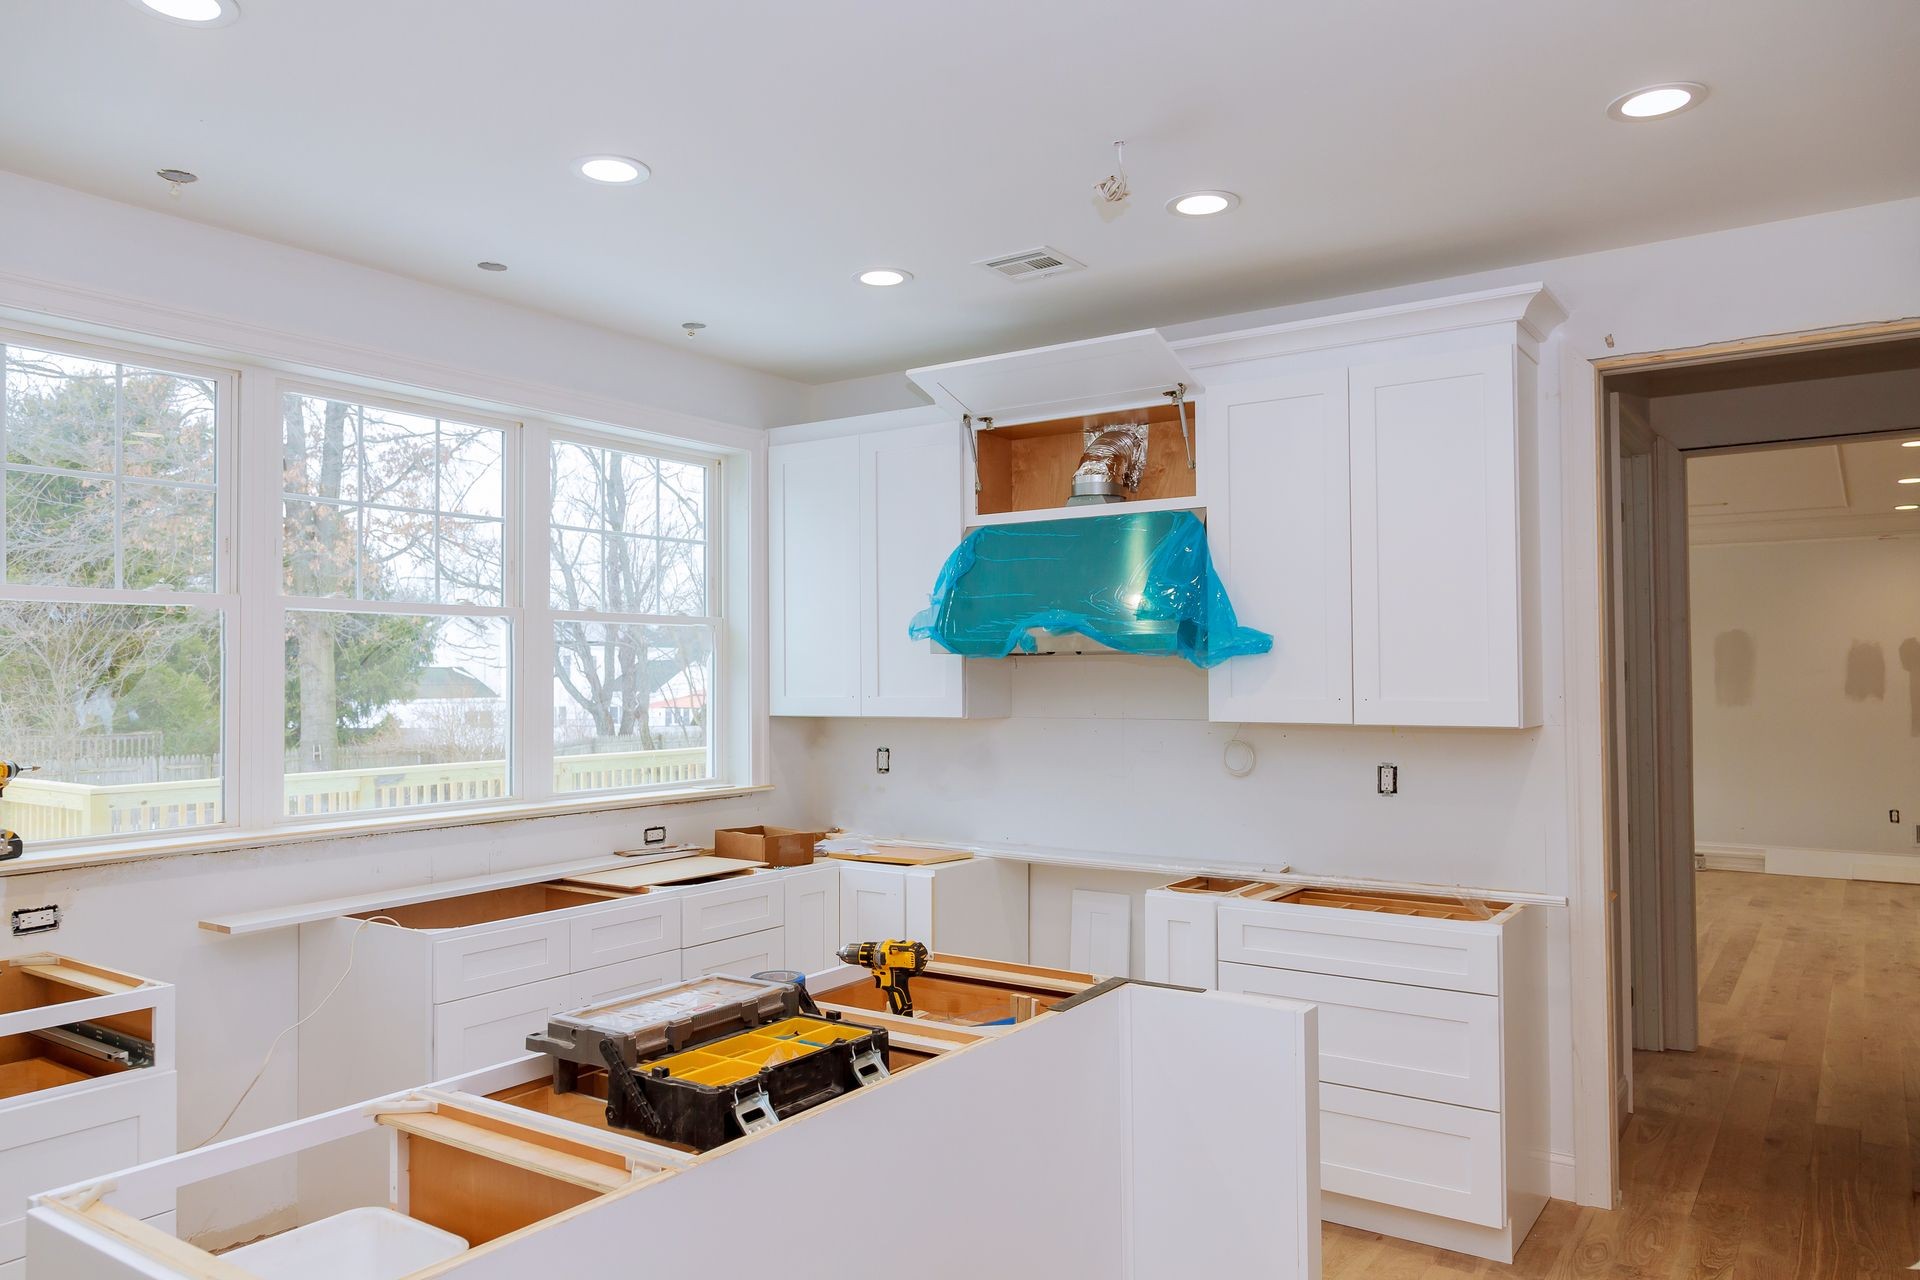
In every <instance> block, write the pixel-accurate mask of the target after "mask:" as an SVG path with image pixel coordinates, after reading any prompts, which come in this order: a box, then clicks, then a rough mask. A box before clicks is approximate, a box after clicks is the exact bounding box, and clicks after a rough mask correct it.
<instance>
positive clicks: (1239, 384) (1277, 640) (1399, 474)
mask: <svg viewBox="0 0 1920 1280" xmlns="http://www.w3.org/2000/svg"><path fill="white" fill-rule="evenodd" d="M1562 318H1563V313H1562V312H1561V310H1560V306H1559V304H1558V303H1557V302H1555V301H1554V299H1553V296H1552V295H1551V294H1549V293H1548V292H1547V291H1546V290H1545V289H1544V288H1542V287H1541V286H1539V285H1527V286H1519V287H1515V288H1507V289H1496V290H1489V291H1487V292H1485V293H1480V294H1472V295H1468V296H1466V297H1462V298H1456V299H1445V300H1440V301H1435V302H1426V303H1417V304H1410V305H1407V306H1403V307H1389V308H1381V309H1379V310H1377V311H1369V312H1361V313H1358V314H1356V315H1352V316H1339V317H1333V318H1330V319H1327V320H1319V321H1293V322H1289V323H1288V324H1284V325H1275V326H1272V327H1269V328H1266V329H1258V330H1249V331H1247V332H1245V333H1238V334H1228V335H1225V336H1223V337H1219V338H1209V339H1195V340H1193V341H1192V342H1189V343H1183V344H1181V348H1180V355H1181V356H1182V357H1183V358H1184V359H1185V360H1186V361H1187V362H1188V363H1189V364H1191V365H1192V366H1193V367H1194V368H1195V369H1196V370H1197V371H1199V372H1200V373H1202V374H1204V375H1205V376H1206V377H1207V378H1208V379H1209V382H1208V387H1209V390H1208V392H1207V395H1206V397H1205V398H1204V400H1203V401H1202V403H1201V423H1202V430H1201V456H1202V457H1203V458H1204V459H1205V460H1206V462H1205V472H1206V480H1205V492H1206V495H1207V519H1208V538H1209V542H1210V543H1211V544H1212V548H1213V555H1214V565H1215V567H1216V569H1218V571H1219V573H1220V577H1221V580H1222V581H1223V582H1224V583H1225V584H1226V588H1227V594H1228V595H1229V596H1230V597H1231V598H1232V600H1233V604H1234V610H1235V612H1236V613H1237V614H1238V616H1239V619H1240V621H1241V622H1242V623H1244V624H1245V625H1247V626H1250V627H1258V628H1259V629H1261V630H1262V631H1268V632H1271V633H1272V634H1273V638H1274V640H1273V651H1272V652H1271V653H1269V654H1265V655H1262V656H1259V657H1251V658H1234V659H1232V660H1230V661H1228V662H1226V663H1224V664H1222V665H1221V666H1218V667H1215V668H1214V669H1213V670H1212V671H1211V672H1210V673H1209V676H1208V682H1207V689H1208V714H1209V716H1210V718H1212V719H1214V720H1221V721H1235V722H1241V721H1248V722H1264V723H1269V724H1372V725H1447V726H1460V727H1487V728H1509V729H1512V728H1527V727H1531V726H1534V725H1537V724H1539V723H1540V705H1539V703H1540V699H1539V694H1538V689H1539V671H1538V663H1539V653H1538V649H1539V624H1538V619H1537V608H1538V605H1537V602H1536V601H1534V600H1533V599H1532V594H1533V591H1534V578H1535V577H1536V576H1537V568H1538V549H1537V547H1536V546H1535V543H1536V541H1537V539H1538V537H1539V530H1538V528H1537V519H1536V515H1535V513H1536V510H1537V506H1536V504H1537V494H1536V492H1535V490H1536V488H1537V486H1538V483H1539V480H1538V477H1537V476H1536V475H1535V474H1534V473H1535V470H1536V468H1537V465H1538V463H1537V453H1536V449H1535V447H1534V433H1535V430H1536V421H1537V418H1538V415H1539V412H1540V406H1539V403H1538V400H1539V392H1538V387H1539V383H1538V374H1537V370H1538V364H1539V359H1540V343H1541V342H1542V341H1543V340H1544V339H1545V338H1546V336H1547V335H1548V334H1549V333H1550V332H1552V330H1553V328H1554V327H1555V326H1556V325H1557V324H1558V323H1559V322H1560V320H1561V319H1562Z"/></svg>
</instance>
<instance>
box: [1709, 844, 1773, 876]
mask: <svg viewBox="0 0 1920 1280" xmlns="http://www.w3.org/2000/svg"><path fill="white" fill-rule="evenodd" d="M1693 867H1694V870H1696V871H1765V870H1766V869H1767V851H1766V850H1765V849H1757V848H1755V847H1753V846H1752V845H1744V844H1700V843H1698V842H1696V843H1695V844H1694V846H1693Z"/></svg>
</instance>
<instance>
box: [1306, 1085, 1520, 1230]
mask: <svg viewBox="0 0 1920 1280" xmlns="http://www.w3.org/2000/svg"><path fill="white" fill-rule="evenodd" d="M1320 1186H1321V1188H1322V1189H1323V1190H1326V1191H1334V1192H1338V1193H1339V1194H1341V1195H1347V1196H1355V1197H1357V1198H1359V1199H1362V1200H1375V1201H1378V1202H1379V1203H1381V1204H1391V1205H1398V1206H1400V1207H1401V1208H1403V1209H1414V1210H1417V1211H1419V1212H1421V1213H1431V1214H1435V1215H1437V1216H1438V1217H1442V1218H1454V1219H1457V1220H1458V1221H1461V1222H1473V1223H1478V1224H1479V1225H1480V1226H1483V1227H1499V1226H1503V1225H1505V1223H1506V1220H1507V1195H1506V1185H1505V1167H1504V1158H1503V1156H1502V1152H1501V1138H1500V1117H1499V1116H1498V1115H1495V1114H1494V1113H1492V1112H1490V1111H1475V1110H1473V1109H1471V1108H1468V1107H1454V1106H1448V1105H1447V1104H1445V1103H1442V1102H1425V1101H1422V1100H1420V1099H1418V1098H1400V1097H1395V1096H1394V1095H1393V1094H1389V1093H1373V1092H1370V1091H1368V1090H1365V1089H1348V1088H1344V1087H1342V1086H1340V1085H1333V1084H1330V1085H1322V1086H1321V1088H1320Z"/></svg>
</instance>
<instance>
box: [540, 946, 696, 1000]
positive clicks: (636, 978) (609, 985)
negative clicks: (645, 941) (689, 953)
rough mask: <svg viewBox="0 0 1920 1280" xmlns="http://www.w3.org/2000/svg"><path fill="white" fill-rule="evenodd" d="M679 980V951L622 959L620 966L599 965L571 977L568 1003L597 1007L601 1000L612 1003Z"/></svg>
mask: <svg viewBox="0 0 1920 1280" xmlns="http://www.w3.org/2000/svg"><path fill="white" fill-rule="evenodd" d="M678 981H680V953H679V951H677V950H675V951H662V952H661V953H660V954H659V955H653V956H642V957H640V958H639V959H638V960H623V961H621V962H620V963H619V964H608V965H602V966H600V967H599V968H598V969H587V970H584V971H582V972H580V973H576V974H574V975H573V996H572V998H571V999H569V1000H568V1001H567V1003H568V1004H569V1005H571V1006H572V1007H573V1008H576V1009H577V1008H580V1007H582V1006H584V1005H590V1004H599V1003H600V1002H601V1001H602V1000H614V999H617V998H619V997H620V996H625V995H632V994H633V993H634V992H636V991H645V990H646V989H647V988H648V987H663V986H665V985H667V984H668V983H669V982H678Z"/></svg>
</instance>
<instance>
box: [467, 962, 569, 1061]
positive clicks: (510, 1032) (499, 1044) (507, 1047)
mask: <svg viewBox="0 0 1920 1280" xmlns="http://www.w3.org/2000/svg"><path fill="white" fill-rule="evenodd" d="M578 981H579V979H578V978H577V977H576V976H572V975H568V976H563V977H559V978H551V979H549V980H547V981H546V982H532V983H528V984H527V985H526V986H524V987H513V988H511V989H509V990H506V991H490V992H488V993H487V994H486V995H483V996H470V997H469V998H467V999H465V1000H455V1001H453V1002H452V1003H450V1004H441V1005H435V1006H434V1010H433V1074H434V1076H435V1078H436V1079H445V1078H446V1077H447V1076H456V1075H459V1074H461V1073H462V1072H466V1071H478V1070H479V1069H480V1068H481V1067H490V1066H492V1065H493V1064H494V1063H496V1062H506V1061H508V1060H509V1059H512V1058H518V1057H520V1056H522V1055H523V1054H525V1053H526V1052H527V1037H528V1036H530V1035H532V1034H533V1033H534V1032H536V1031H545V1030H546V1029H547V1019H549V1018H551V1017H552V1016H553V1015H554V1014H556V1013H559V1012H560V1011H561V1010H563V1009H565V1008H567V1007H569V1006H571V1005H572V1004H573V1003H574V1001H573V998H572V997H573V992H574V986H575V984H576V983H577V982H578Z"/></svg>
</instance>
